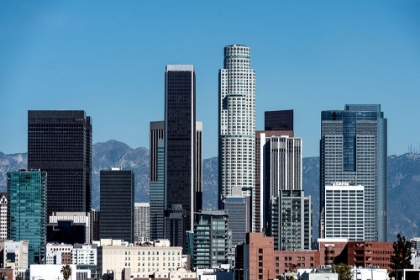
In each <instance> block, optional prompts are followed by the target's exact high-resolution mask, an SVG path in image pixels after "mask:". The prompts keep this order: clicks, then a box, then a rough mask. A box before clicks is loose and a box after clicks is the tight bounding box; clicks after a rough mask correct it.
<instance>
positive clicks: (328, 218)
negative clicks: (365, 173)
mask: <svg viewBox="0 0 420 280" xmlns="http://www.w3.org/2000/svg"><path fill="white" fill-rule="evenodd" d="M324 199H325V215H324V221H325V237H326V238H347V239H348V240H350V241H363V240H365V237H364V214H365V213H364V208H365V206H364V187H363V186H351V185H350V184H349V183H347V182H337V183H334V184H332V185H331V186H325V197H324Z"/></svg>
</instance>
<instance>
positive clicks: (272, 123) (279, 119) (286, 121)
mask: <svg viewBox="0 0 420 280" xmlns="http://www.w3.org/2000/svg"><path fill="white" fill-rule="evenodd" d="M264 127H265V128H264V130H265V131H272V130H278V131H293V130H294V129H293V110H278V111H265V112H264ZM292 136H293V135H292Z"/></svg>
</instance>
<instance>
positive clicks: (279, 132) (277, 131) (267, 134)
mask: <svg viewBox="0 0 420 280" xmlns="http://www.w3.org/2000/svg"><path fill="white" fill-rule="evenodd" d="M264 127H265V130H264V131H256V133H255V175H256V178H255V191H254V193H255V199H254V201H255V213H256V214H255V215H254V217H255V222H254V224H255V230H254V231H256V232H260V231H262V230H263V229H264V228H266V227H267V223H268V220H267V213H268V209H269V202H270V196H271V193H270V191H269V190H270V182H269V180H267V178H270V177H269V176H268V175H269V174H270V172H271V171H269V168H268V167H269V166H270V160H271V159H270V146H271V145H270V141H271V140H270V139H271V138H275V137H277V138H278V137H281V136H289V137H293V136H294V131H293V110H277V111H266V112H265V113H264ZM266 173H267V174H266Z"/></svg>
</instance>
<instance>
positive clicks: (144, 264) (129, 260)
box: [98, 239, 182, 280]
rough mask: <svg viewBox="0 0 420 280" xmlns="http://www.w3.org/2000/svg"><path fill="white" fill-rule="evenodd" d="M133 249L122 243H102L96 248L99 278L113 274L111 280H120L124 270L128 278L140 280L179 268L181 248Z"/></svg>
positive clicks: (164, 244)
mask: <svg viewBox="0 0 420 280" xmlns="http://www.w3.org/2000/svg"><path fill="white" fill-rule="evenodd" d="M157 244H158V245H156V244H155V245H154V244H153V243H147V244H144V245H143V246H132V245H131V244H129V243H126V242H121V240H111V239H101V244H100V246H99V247H98V273H99V274H98V277H102V276H103V275H104V274H107V273H108V271H112V272H113V275H114V278H113V279H114V280H122V279H124V278H122V277H123V271H124V269H127V268H129V269H130V277H131V276H133V278H141V275H144V274H145V273H147V274H148V275H151V274H153V273H154V272H163V271H169V270H171V271H172V270H174V271H175V270H176V269H177V268H179V267H181V258H182V247H171V246H169V245H170V244H169V242H158V243H157Z"/></svg>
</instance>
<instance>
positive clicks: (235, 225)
mask: <svg viewBox="0 0 420 280" xmlns="http://www.w3.org/2000/svg"><path fill="white" fill-rule="evenodd" d="M223 209H224V210H225V212H226V214H227V215H228V216H229V217H228V220H229V229H230V230H231V231H232V245H233V246H236V245H238V244H239V243H242V242H245V239H246V233H247V232H250V231H251V230H250V229H251V217H250V216H251V215H250V214H251V198H250V197H249V196H245V197H244V196H228V197H226V199H225V200H224V202H223Z"/></svg>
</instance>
